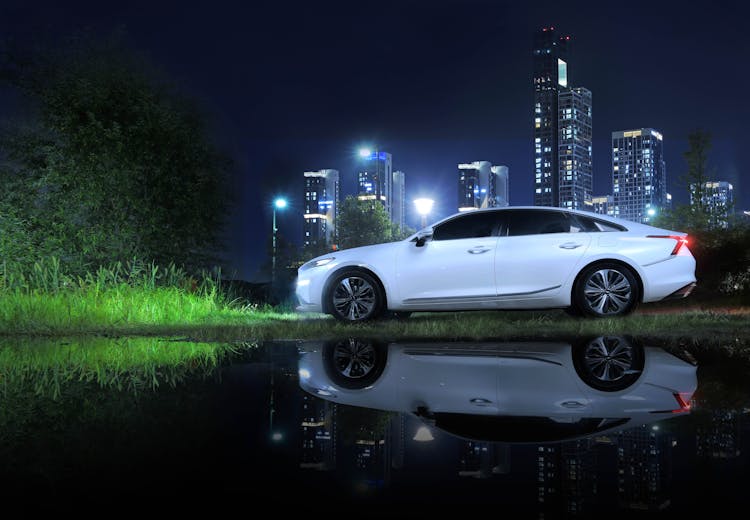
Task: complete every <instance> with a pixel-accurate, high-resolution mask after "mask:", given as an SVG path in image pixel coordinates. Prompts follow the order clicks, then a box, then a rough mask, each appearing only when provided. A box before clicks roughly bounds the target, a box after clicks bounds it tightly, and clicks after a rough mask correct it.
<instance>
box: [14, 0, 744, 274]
mask: <svg viewBox="0 0 750 520" xmlns="http://www.w3.org/2000/svg"><path fill="white" fill-rule="evenodd" d="M683 5H687V4H684V3H682V2H546V1H545V2H505V1H501V0H460V1H459V0H434V1H426V0H425V1H409V0H401V1H398V2H391V1H381V2H370V1H359V2H353V1H340V0H335V1H330V2H325V1H324V2H311V1H308V2H297V1H281V0H276V1H272V2H271V1H264V0H255V1H253V2H243V3H240V2H222V1H213V2H172V1H169V2H160V1H154V0H152V1H150V2H142V1H137V0H135V1H129V2H127V3H122V5H114V4H113V5H110V3H108V2H101V1H97V2H86V1H67V2H54V1H33V0H31V1H25V2H18V1H6V0H1V1H0V38H2V39H5V38H8V39H11V40H13V41H15V42H17V43H26V42H28V43H29V44H33V43H34V42H36V41H40V40H42V39H44V40H50V39H54V38H56V37H65V36H68V35H71V34H74V33H76V32H80V31H82V30H90V31H93V32H94V33H95V34H101V35H102V36H107V35H109V34H111V33H112V31H113V30H115V29H124V31H125V34H126V41H127V43H128V44H129V45H130V46H131V47H132V48H134V49H136V50H138V51H140V52H143V53H145V54H146V55H147V56H148V57H149V58H150V59H151V60H152V61H153V62H154V63H155V64H156V65H157V66H158V67H160V68H161V69H163V70H164V71H165V72H166V73H167V74H168V75H169V76H171V77H172V78H173V79H175V80H176V81H177V82H178V84H179V85H180V86H181V88H182V89H183V90H184V91H185V92H187V93H188V94H189V95H190V96H192V97H194V98H197V99H198V101H199V102H200V104H201V105H202V106H203V108H204V110H205V111H206V113H207V114H209V116H210V118H211V119H210V120H211V125H212V131H213V135H214V136H215V138H216V140H217V143H218V144H219V146H220V147H221V148H222V149H223V150H224V151H225V152H226V153H228V154H229V155H230V156H232V157H233V159H234V160H235V163H236V166H235V168H234V173H233V180H232V182H233V185H232V191H233V192H235V193H236V194H237V199H238V201H237V202H238V204H237V207H236V209H235V211H234V212H233V213H232V215H231V218H230V221H229V226H228V229H227V237H226V238H227V243H228V246H227V250H226V251H225V252H224V257H225V258H226V260H227V264H228V266H229V268H230V271H234V272H235V276H237V277H238V278H244V279H251V278H257V277H258V276H259V275H258V273H257V271H258V268H259V267H260V265H261V263H262V262H263V261H264V260H265V251H266V245H265V244H266V241H267V240H268V238H269V235H270V232H271V201H272V200H273V198H274V196H275V195H286V196H287V197H289V199H290V202H291V207H290V208H289V209H288V210H287V211H286V212H285V213H284V214H283V215H282V214H279V223H278V227H279V233H280V234H281V235H283V236H285V237H287V238H288V239H289V240H292V241H294V242H296V243H300V242H301V233H302V225H301V221H302V218H301V214H302V195H303V193H302V192H303V187H302V173H303V172H304V171H307V170H318V169H321V168H335V169H338V170H339V171H340V174H341V176H342V197H343V196H344V195H347V194H351V193H353V192H354V189H355V178H356V171H357V166H358V160H359V158H358V156H357V153H356V150H357V148H358V147H360V146H362V145H366V144H371V145H373V144H377V145H378V146H379V148H380V149H381V150H384V151H388V152H390V153H392V154H393V167H394V169H398V170H402V171H404V172H405V173H406V195H407V200H411V199H414V198H417V197H420V196H429V197H432V198H434V199H436V208H435V211H434V212H433V215H432V217H433V218H432V219H431V220H433V219H437V218H442V217H444V216H447V215H449V214H451V213H453V212H455V211H456V199H457V193H456V190H457V164H458V163H461V162H471V161H475V160H488V161H491V162H492V163H493V164H504V165H507V166H508V167H509V173H510V186H511V193H510V201H511V204H513V205H522V204H530V203H531V202H532V194H533V138H532V126H533V125H532V122H533V91H532V83H531V67H532V37H533V33H534V31H536V30H538V29H539V28H541V27H545V26H550V25H552V26H555V28H556V30H558V31H560V32H561V33H563V34H569V35H570V36H571V40H572V42H573V45H572V55H571V56H570V58H569V70H568V78H569V84H570V85H571V86H583V87H586V88H588V89H590V90H591V91H592V93H593V127H594V151H593V160H594V173H595V181H594V194H595V195H602V194H606V193H610V192H611V153H610V150H609V148H610V139H611V132H612V131H616V130H626V129H632V128H641V127H653V128H655V129H657V130H659V131H661V132H662V133H663V135H664V147H665V156H666V161H667V179H668V186H669V190H670V192H671V193H672V195H673V197H674V198H675V200H676V201H677V202H686V201H687V190H686V188H685V187H684V185H683V184H682V183H681V182H680V178H681V177H682V175H683V174H684V173H685V162H684V160H683V158H682V152H684V151H685V149H686V147H687V140H686V136H687V134H688V132H690V131H691V130H693V129H696V128H702V129H705V130H708V131H709V132H711V133H712V135H713V141H714V147H713V151H712V154H711V156H710V159H709V161H710V164H711V166H712V167H714V168H715V170H716V178H717V179H719V180H728V181H730V182H732V183H733V184H734V187H735V196H736V199H737V208H738V209H749V208H750V182H748V181H744V177H745V176H746V175H747V172H746V171H745V170H746V166H745V165H741V164H740V160H741V155H740V151H741V149H742V148H743V147H745V148H747V146H748V143H750V130H749V128H750V126H749V124H748V121H750V101H749V98H748V83H750V81H749V80H750V72H748V70H749V69H748V56H749V55H750V43H749V42H750V40H749V39H748V37H747V34H748V31H749V30H750V22H748V19H749V17H748V15H750V8H747V7H745V6H742V5H740V2H736V3H734V2H732V3H729V2H713V3H712V5H710V6H709V5H705V3H704V5H702V6H701V9H695V8H692V7H683ZM0 110H2V112H5V113H10V114H12V113H13V110H14V102H13V98H12V97H10V96H9V95H8V94H7V92H5V93H0ZM2 112H0V116H2V115H3V114H2ZM418 220H419V219H418V216H417V215H416V214H415V213H414V212H413V208H412V207H408V213H407V223H408V224H409V225H411V226H413V227H416V225H417V223H418Z"/></svg>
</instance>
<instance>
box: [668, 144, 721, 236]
mask: <svg viewBox="0 0 750 520" xmlns="http://www.w3.org/2000/svg"><path fill="white" fill-rule="evenodd" d="M710 149H711V134H710V133H708V132H707V131H705V130H695V131H693V132H691V133H690V134H688V149H687V150H686V151H685V152H683V154H682V156H683V157H684V158H685V162H686V163H687V171H686V173H685V175H683V176H682V178H681V181H682V183H683V185H684V186H685V187H686V188H687V189H688V192H689V193H690V203H689V204H681V205H677V206H675V207H674V208H673V209H672V210H670V211H667V212H664V214H662V215H661V216H660V217H659V218H657V219H656V221H655V224H656V225H657V226H661V227H667V228H671V229H685V230H690V231H705V230H706V229H707V228H708V227H709V225H710V222H711V208H710V206H709V205H708V204H707V202H706V199H705V197H704V194H705V190H706V182H708V181H709V180H710V177H711V173H710V172H709V169H708V152H709V151H710Z"/></svg>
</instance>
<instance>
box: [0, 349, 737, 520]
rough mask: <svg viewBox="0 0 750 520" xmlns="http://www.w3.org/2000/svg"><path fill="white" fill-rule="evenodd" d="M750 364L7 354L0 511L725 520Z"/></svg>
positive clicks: (571, 353) (604, 353) (282, 353)
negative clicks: (455, 509)
mask: <svg viewBox="0 0 750 520" xmlns="http://www.w3.org/2000/svg"><path fill="white" fill-rule="evenodd" d="M748 369H750V362H749V361H748V360H747V358H746V357H743V356H740V355H736V354H733V353H731V352H729V351H716V352H708V353H707V352H706V351H705V350H702V349H700V348H697V347H696V348H692V350H691V351H688V350H683V349H674V348H670V349H664V348H660V347H659V346H656V345H650V344H643V342H641V341H638V340H635V339H633V338H622V337H603V338H586V339H576V340H573V341H550V340H539V341H523V342H494V343H490V342H484V343H469V342H464V343H454V342H448V341H421V342H397V343H382V342H377V341H369V340H366V339H347V340H344V341H305V342H268V343H263V344H257V343H247V344H241V345H210V344H197V343H190V342H180V341H165V340H156V339H128V340H124V339H117V340H113V339H107V338H98V339H90V340H86V341H82V340H67V341H54V342H38V341H37V342H28V341H27V342H24V343H23V344H20V343H12V344H8V342H7V341H6V343H5V344H4V345H0V498H2V502H3V504H5V505H6V506H7V507H8V508H10V510H12V509H13V508H18V507H21V508H24V509H27V510H30V509H37V508H41V509H50V510H63V509H73V510H76V511H79V512H82V511H83V512H88V513H91V512H93V511H96V508H97V507H102V506H104V507H108V508H111V507H113V506H116V507H117V508H118V510H125V509H131V508H132V509H138V508H139V507H141V506H144V507H145V505H148V507H149V508H155V507H159V508H165V509H168V510H172V511H177V510H191V509H194V508H195V509H197V508H201V507H209V508H211V509H212V510H214V511H218V510H223V509H226V510H230V509H233V508H235V507H236V506H237V505H238V504H245V505H251V504H255V503H263V504H270V505H273V506H275V507H278V508H279V510H289V511H294V510H298V511H299V512H300V513H304V512H305V511H320V512H321V513H325V514H326V515H327V516H336V517H338V516H351V514H354V513H353V512H354V511H356V514H355V516H367V515H368V514H370V513H376V512H379V511H386V510H400V511H404V510H407V509H410V508H413V507H415V506H416V507H418V508H419V510H420V511H423V512H425V511H435V512H437V511H439V510H440V508H443V507H446V506H449V505H467V504H468V505H471V506H472V507H474V506H478V505H484V504H487V505H493V506H496V507H497V508H498V511H506V512H508V511H512V512H513V517H514V518H519V517H528V518H542V517H544V518H552V517H581V518H585V517H593V516H596V517H601V516H603V515H604V516H607V517H610V518H611V517H623V516H633V517H641V516H654V515H658V516H667V515H675V516H676V515H683V514H686V513H688V512H692V511H695V510H696V509H697V508H703V507H709V508H716V509H717V510H723V509H724V508H727V507H730V506H733V505H746V504H748V502H749V499H748V493H747V491H746V490H747V485H748V484H750V466H749V465H748V456H747V452H748V449H747V441H748V439H750V436H749V435H748V434H750V421H748V413H747V412H748V408H750V406H749V405H750V382H749V381H748V380H749V379H750V378H748V377H747V374H748V373H750V372H749V371H748ZM257 501H260V502H257ZM108 510H109V509H108ZM85 516H88V515H85Z"/></svg>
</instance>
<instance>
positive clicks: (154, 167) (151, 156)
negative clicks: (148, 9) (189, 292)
mask: <svg viewBox="0 0 750 520" xmlns="http://www.w3.org/2000/svg"><path fill="white" fill-rule="evenodd" d="M2 79H3V80H4V82H5V83H6V84H9V85H11V86H13V87H15V88H16V89H18V91H19V92H20V93H21V94H22V95H23V97H24V98H25V99H26V100H28V102H29V103H28V106H29V109H30V110H29V111H28V112H29V113H28V115H27V117H26V118H25V122H24V123H19V122H13V123H12V124H11V123H9V122H6V123H5V125H4V128H3V131H2V134H0V154H1V155H0V158H2V163H0V235H2V236H8V237H10V236H12V237H15V239H14V240H13V243H12V244H7V243H6V242H8V240H2V241H0V247H1V248H3V249H2V250H0V256H2V257H3V258H16V259H19V260H21V261H33V260H35V259H37V258H40V257H43V256H50V255H54V256H57V257H59V258H61V260H62V261H63V263H64V264H65V265H66V266H67V267H68V269H72V270H74V271H75V270H84V269H90V268H92V267H95V266H98V265H101V264H106V263H110V262H113V261H118V260H120V261H124V260H127V259H130V258H133V257H140V258H145V259H149V260H153V261H156V262H158V263H168V262H175V263H177V264H183V265H185V266H186V267H187V268H189V269H191V268H198V267H203V266H207V265H208V264H209V263H211V262H212V261H213V259H214V255H213V253H214V251H215V248H216V246H217V245H218V244H217V241H216V237H217V236H218V235H219V231H220V228H221V225H222V223H223V219H224V215H225V208H226V196H225V193H224V191H223V190H224V186H225V182H224V180H225V175H226V172H227V171H228V168H229V161H228V159H226V158H225V157H224V156H223V155H222V154H220V153H219V152H218V151H217V150H216V148H215V147H214V145H213V144H212V143H211V141H210V139H209V137H208V135H207V131H206V123H205V118H204V117H203V116H202V115H201V114H200V112H199V111H198V110H197V109H196V107H195V106H194V105H193V104H191V103H190V101H188V100H187V99H186V98H185V97H184V96H183V95H181V94H180V93H179V92H178V91H177V90H176V89H175V88H174V87H173V86H171V85H169V84H168V83H167V82H165V81H162V80H160V79H158V76H157V74H155V73H154V72H153V71H152V70H151V69H150V68H149V67H148V66H147V65H145V63H144V61H143V60H140V59H138V58H137V57H135V56H134V55H133V54H132V53H129V52H128V51H126V50H125V49H124V47H123V46H122V45H121V44H120V43H119V42H118V41H117V40H115V41H110V42H106V43H99V42H94V41H93V40H92V39H90V38H81V39H78V40H76V41H73V42H71V43H69V44H67V45H65V46H62V47H60V48H58V49H55V50H54V51H49V50H48V51H45V52H36V53H33V54H27V55H25V56H24V55H22V54H21V53H18V52H16V53H13V54H11V55H9V56H6V57H5V59H4V62H3V64H2Z"/></svg>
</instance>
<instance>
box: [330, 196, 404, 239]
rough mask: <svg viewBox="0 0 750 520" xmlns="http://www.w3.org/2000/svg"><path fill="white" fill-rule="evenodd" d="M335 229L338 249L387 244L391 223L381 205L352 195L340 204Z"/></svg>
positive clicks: (389, 237)
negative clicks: (337, 236)
mask: <svg viewBox="0 0 750 520" xmlns="http://www.w3.org/2000/svg"><path fill="white" fill-rule="evenodd" d="M336 227H337V228H338V235H339V243H338V246H339V249H348V248H351V247H359V246H366V245H370V244H380V243H383V242H389V241H390V240H391V236H392V235H391V221H390V219H389V218H388V213H386V211H385V208H384V207H383V205H382V204H380V203H379V202H378V201H376V200H359V199H358V198H356V197H354V196H352V195H349V196H348V197H346V199H344V202H343V203H342V204H341V209H340V210H339V215H338V218H337V223H336Z"/></svg>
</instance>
